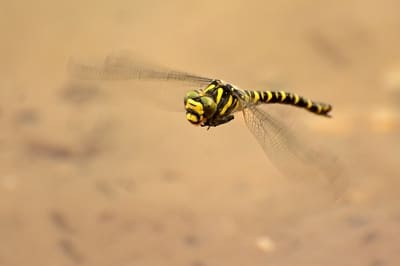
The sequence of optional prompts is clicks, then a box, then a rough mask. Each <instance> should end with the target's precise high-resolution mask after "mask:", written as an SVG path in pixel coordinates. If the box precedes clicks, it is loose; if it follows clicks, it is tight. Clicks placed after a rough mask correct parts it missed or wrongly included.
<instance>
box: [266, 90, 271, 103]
mask: <svg viewBox="0 0 400 266" xmlns="http://www.w3.org/2000/svg"><path fill="white" fill-rule="evenodd" d="M265 93H266V94H267V101H266V102H269V101H271V99H272V92H270V91H266V92H265Z"/></svg>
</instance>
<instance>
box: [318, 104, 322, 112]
mask: <svg viewBox="0 0 400 266" xmlns="http://www.w3.org/2000/svg"><path fill="white" fill-rule="evenodd" d="M321 111H322V106H321V105H320V104H317V113H318V114H320V113H321Z"/></svg>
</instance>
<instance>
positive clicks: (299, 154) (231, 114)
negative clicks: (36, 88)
mask: <svg viewBox="0 0 400 266" xmlns="http://www.w3.org/2000/svg"><path fill="white" fill-rule="evenodd" d="M68 70H69V72H70V74H71V75H72V76H73V77H74V78H78V79H82V80H159V81H165V82H171V81H175V82H184V83H190V84H194V85H196V86H198V88H197V89H193V90H189V91H187V92H186V94H185V95H184V97H183V108H182V109H183V110H184V111H185V112H186V120H187V121H188V122H189V123H190V124H192V125H195V126H200V127H205V128H207V129H210V128H213V127H219V126H222V125H224V124H227V123H229V122H231V121H232V120H234V118H235V115H237V114H240V113H241V114H242V115H243V117H244V121H245V124H246V125H247V128H248V129H249V131H250V132H251V133H252V134H253V135H254V137H255V138H256V139H257V141H258V143H259V144H260V146H261V147H262V149H263V150H264V152H265V153H266V155H267V156H268V158H270V160H271V161H272V163H273V164H274V165H275V166H276V167H277V168H278V169H279V170H281V171H282V172H283V173H286V174H290V175H300V174H303V175H314V174H316V173H317V171H318V172H321V171H320V170H322V172H324V175H327V176H330V178H331V176H336V174H333V173H332V169H334V168H336V166H335V165H334V161H335V158H332V157H330V156H329V155H328V156H326V155H325V154H324V153H321V152H320V151H319V150H316V149H312V148H311V147H310V146H311V145H309V143H307V142H305V141H304V140H302V139H301V138H299V137H298V134H297V132H296V131H293V130H291V129H290V128H289V127H288V126H287V125H286V124H285V123H283V122H282V121H281V119H280V118H279V117H276V116H273V115H272V114H271V113H270V112H268V110H267V109H268V108H264V107H266V106H268V105H271V104H275V105H286V106H290V107H297V108H299V109H303V110H305V111H308V112H309V113H311V114H314V115H317V116H320V117H325V118H326V117H331V116H330V113H331V111H332V105H330V104H327V103H323V102H319V101H314V100H311V99H309V98H306V97H303V96H300V95H298V94H296V93H293V92H288V91H283V90H247V89H241V88H239V87H238V86H235V85H233V84H232V83H229V82H225V81H223V80H221V79H216V78H209V77H204V76H201V75H195V74H192V73H188V72H184V71H176V70H172V69H169V68H162V67H159V66H157V65H152V64H150V63H146V62H138V61H135V60H133V59H131V58H128V57H124V56H122V57H121V56H108V57H106V58H105V59H104V60H103V62H102V63H101V64H85V63H81V62H77V61H76V60H71V62H69V65H68ZM157 89H159V88H157ZM157 89H155V90H154V94H157ZM152 93H153V92H152ZM182 96H183V95H182ZM167 97H168V95H167ZM243 143H246V142H245V141H243ZM239 144H240V143H238V145H239ZM298 166H300V168H301V170H299V169H300V168H299V167H298ZM306 168H307V169H311V170H307V172H305V171H303V169H306Z"/></svg>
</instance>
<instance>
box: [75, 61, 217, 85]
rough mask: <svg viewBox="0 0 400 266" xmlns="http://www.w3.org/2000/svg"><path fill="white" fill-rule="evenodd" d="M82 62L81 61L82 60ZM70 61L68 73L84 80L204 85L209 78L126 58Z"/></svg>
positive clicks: (209, 80) (208, 81)
mask: <svg viewBox="0 0 400 266" xmlns="http://www.w3.org/2000/svg"><path fill="white" fill-rule="evenodd" d="M82 61H83V60H82ZM82 61H79V60H76V59H71V60H70V62H69V63H68V72H69V73H70V75H71V76H72V77H73V78H78V79H84V80H163V81H181V82H189V83H193V84H197V85H205V84H208V83H210V82H211V81H212V79H211V78H207V77H202V76H198V75H194V74H190V73H187V72H182V71H176V70H171V69H169V68H166V67H161V66H158V65H156V64H154V63H151V62H150V61H146V60H143V59H135V58H131V57H128V56H107V57H106V58H105V59H104V60H102V61H103V62H101V63H100V64H91V63H84V62H82Z"/></svg>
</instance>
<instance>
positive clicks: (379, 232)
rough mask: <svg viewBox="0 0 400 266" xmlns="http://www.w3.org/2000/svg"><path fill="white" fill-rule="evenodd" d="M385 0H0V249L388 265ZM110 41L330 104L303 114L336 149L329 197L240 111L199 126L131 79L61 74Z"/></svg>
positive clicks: (14, 255)
mask: <svg viewBox="0 0 400 266" xmlns="http://www.w3.org/2000/svg"><path fill="white" fill-rule="evenodd" d="M399 10H400V2H399V1H395V0H392V1H390V0H385V1H357V0H350V1H309V0H298V1H287V0H283V1H179V0H173V1H157V0H152V1H109V2H106V1H90V2H89V1H86V2H82V3H80V2H78V1H76V2H75V1H63V2H58V1H14V2H7V3H6V2H4V3H3V4H2V7H1V10H0V32H1V41H0V48H1V49H0V58H1V63H0V265H5V266H17V265H18V266H19V265H41V266H45V265H93V266H94V265H96V266H100V265H113V266H119V265H121V266H127V265H138V266H146V265H189V266H213V265H298V266H300V265H307V266H310V265H352V266H357V265H369V266H387V265H399V264H400V245H399V241H400V206H399V203H400V202H399V200H400V197H399V185H400V170H399V168H398V167H399V163H400V159H399V157H400V152H399V151H400V137H399V134H400V108H399V103H400V50H399V47H400V31H399V29H400V17H399V16H398V11H399ZM120 50H131V51H133V52H135V53H138V54H141V55H144V56H146V57H150V58H151V59H152V60H153V61H157V62H159V63H160V64H164V65H167V66H170V67H173V68H178V69H182V70H186V71H190V72H194V73H200V74H203V75H212V76H215V77H219V78H223V79H225V80H231V81H232V82H234V83H235V84H239V85H241V86H242V87H246V88H259V89H262V88H267V87H266V85H267V84H281V85H282V86H283V88H286V89H288V88H289V89H290V88H294V89H293V91H295V92H297V93H299V94H302V95H305V96H309V97H311V98H313V99H321V100H325V101H327V102H330V103H332V104H333V105H334V110H333V113H332V115H333V118H332V119H329V120H325V119H320V118H318V119H314V117H312V118H311V115H309V114H306V115H305V116H304V119H305V120H304V121H303V122H304V123H306V124H307V128H308V129H309V131H310V132H313V134H314V136H318V138H319V139H320V140H321V141H323V142H325V144H326V149H328V150H329V151H331V152H333V153H335V154H337V155H338V156H339V158H340V160H341V161H342V162H343V165H344V176H345V177H344V178H346V180H345V181H346V182H345V186H343V187H342V189H343V191H342V193H343V198H342V199H341V200H338V201H335V200H332V188H330V187H329V186H326V185H323V184H321V183H318V182H313V180H310V179H305V180H293V179H291V178H288V177H283V176H282V175H280V173H279V172H278V171H276V170H274V168H273V166H272V165H271V163H270V162H269V161H268V159H267V157H266V156H265V155H264V153H263V152H262V150H261V148H260V147H259V146H258V144H257V142H256V141H255V139H254V138H253V137H252V136H251V134H250V133H249V131H248V130H247V129H246V127H245V125H244V122H243V120H242V118H241V117H240V116H238V117H237V118H236V119H235V121H233V122H232V123H229V124H228V125H226V126H223V127H219V128H216V129H212V130H210V131H206V130H204V129H200V128H195V127H192V126H190V125H189V123H188V122H187V121H185V117H184V114H183V113H173V112H172V113H171V112H165V111H164V110H163V109H162V108H155V106H154V105H151V104H149V101H148V100H145V99H144V97H143V96H141V95H140V94H137V93H136V92H135V90H134V86H135V85H133V84H132V83H129V82H123V83H94V84H84V85H81V86H75V85H74V86H72V85H70V83H69V81H68V76H67V74H66V70H65V66H66V63H67V61H68V59H69V58H70V57H71V56H73V57H76V58H81V57H82V58H83V57H100V58H101V57H103V56H106V55H107V54H110V53H112V52H115V51H120ZM135 84H137V83H135ZM153 89H154V92H155V93H156V92H157V89H158V88H157V87H155V88H153ZM171 97H178V98H179V99H181V97H182V95H180V94H179V93H177V92H174V91H173V88H172V90H171ZM304 113H305V112H304ZM308 119H312V120H308ZM313 139H314V138H313V136H312V135H309V136H308V139H306V141H310V142H311V141H313Z"/></svg>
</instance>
